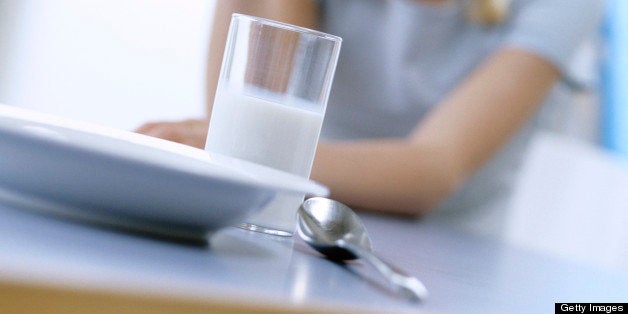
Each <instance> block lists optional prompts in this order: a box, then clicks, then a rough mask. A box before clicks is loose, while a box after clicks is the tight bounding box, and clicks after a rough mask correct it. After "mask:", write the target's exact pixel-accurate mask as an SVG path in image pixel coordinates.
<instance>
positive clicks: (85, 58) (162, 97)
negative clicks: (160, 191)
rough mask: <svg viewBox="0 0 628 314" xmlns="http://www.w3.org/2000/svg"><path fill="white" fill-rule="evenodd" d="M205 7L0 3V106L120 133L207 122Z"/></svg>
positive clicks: (192, 2) (147, 1) (140, 2)
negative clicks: (148, 125)
mask: <svg viewBox="0 0 628 314" xmlns="http://www.w3.org/2000/svg"><path fill="white" fill-rule="evenodd" d="M213 6H214V1H211V0H186V1H173V0H132V1H121V0H114V1H109V0H90V1H75V0H54V1H47V0H0V103H4V104H9V105H14V106H20V107H25V108H32V109H36V110H40V111H45V112H49V113H54V114H61V115H64V116H68V117H70V118H75V119H80V120H85V121H89V122H94V123H98V124H103V125H107V126H112V127H116V128H123V129H133V128H135V127H136V126H138V125H139V124H141V123H142V122H144V121H148V120H154V119H174V120H176V119H180V118H188V117H193V116H200V115H202V114H204V109H203V108H204V107H203V106H204V104H203V102H204V97H205V96H204V95H205V94H204V77H205V60H206V57H207V48H208V43H209V29H210V25H211V17H212V15H213V13H212V11H213Z"/></svg>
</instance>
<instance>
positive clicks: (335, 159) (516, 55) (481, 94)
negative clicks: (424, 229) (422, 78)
mask: <svg viewBox="0 0 628 314" xmlns="http://www.w3.org/2000/svg"><path fill="white" fill-rule="evenodd" d="M558 77H559V71H558V69H557V68H556V67H554V66H553V65H552V64H550V63H549V62H548V61H546V60H544V59H543V58H541V57H539V56H536V55H534V54H532V53H529V52H525V51H521V50H516V49H503V50H500V51H497V52H496V53H495V54H493V55H492V56H491V57H489V58H488V59H487V60H485V61H484V62H483V63H482V64H480V65H479V66H478V67H477V68H476V70H475V71H474V72H473V73H471V74H470V75H469V76H468V77H467V79H466V80H465V81H464V82H463V83H462V84H460V85H459V86H458V87H457V88H455V89H454V90H453V91H451V92H450V94H449V96H448V97H446V98H445V99H444V100H443V102H442V103H440V104H438V105H437V106H436V107H435V109H434V110H433V111H432V112H431V113H430V114H429V115H428V117H427V118H426V119H424V121H422V122H421V124H420V125H418V126H417V127H416V128H415V129H414V131H413V132H412V133H411V134H410V135H409V136H408V137H406V138H402V139H374V140H364V141H353V142H335V143H320V144H319V148H318V150H317V153H316V158H315V161H314V167H313V169H312V178H313V179H314V180H317V181H320V182H323V183H324V184H326V185H327V186H328V187H329V188H330V190H331V192H332V197H333V198H335V199H337V200H340V201H343V202H345V203H347V204H350V205H352V206H355V207H357V208H362V209H370V210H377V211H385V212H388V213H397V214H403V215H412V216H421V215H424V214H426V213H428V212H429V211H430V210H431V209H433V208H434V206H436V205H437V204H438V203H440V202H441V201H442V200H443V199H444V198H445V197H446V196H447V195H449V194H450V193H452V192H453V191H454V190H455V189H457V188H458V187H459V186H460V185H461V184H462V183H464V182H465V180H467V179H468V178H469V176H470V175H471V174H473V173H474V172H475V171H477V170H478V169H479V168H480V167H481V166H482V165H484V164H485V163H486V162H487V161H488V160H489V159H490V158H491V157H492V156H493V155H494V154H495V153H496V152H497V150H498V149H499V148H500V147H501V146H502V145H504V144H505V142H507V141H508V139H509V138H510V137H511V136H512V135H513V134H514V133H515V132H516V131H517V130H518V129H519V128H520V127H521V126H522V125H523V124H524V122H525V121H526V120H527V119H528V118H529V117H530V116H531V115H532V113H533V112H535V111H536V110H537V109H538V107H539V105H540V104H541V103H542V101H543V99H544V98H545V96H546V95H547V94H548V92H549V91H550V89H551V88H552V86H553V85H554V83H555V82H556V81H557V80H558Z"/></svg>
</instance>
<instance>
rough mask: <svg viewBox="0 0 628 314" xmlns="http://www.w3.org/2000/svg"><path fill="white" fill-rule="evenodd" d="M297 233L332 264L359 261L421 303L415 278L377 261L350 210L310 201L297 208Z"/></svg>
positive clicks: (329, 202)
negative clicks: (362, 260) (360, 259)
mask: <svg viewBox="0 0 628 314" xmlns="http://www.w3.org/2000/svg"><path fill="white" fill-rule="evenodd" d="M297 230H298V233H299V235H300V236H301V238H302V239H303V240H304V241H305V242H306V243H308V244H309V245H310V246H311V247H313V248H314V249H315V250H317V251H319V252H321V253H323V254H324V255H325V256H326V257H327V258H329V259H331V260H335V261H343V260H352V259H356V258H362V259H365V260H366V261H368V262H369V263H370V264H371V265H373V266H374V267H375V268H376V269H377V270H378V271H379V272H380V273H381V274H382V275H384V277H386V279H388V280H389V281H390V282H391V283H392V284H394V285H395V287H396V288H397V289H398V290H399V291H400V292H402V293H404V294H406V295H407V296H409V297H411V298H414V299H425V298H426V297H427V294H428V293H427V289H426V288H425V286H424V285H423V283H421V281H419V280H418V279H417V278H415V277H411V276H407V275H405V274H402V273H400V272H399V271H397V270H395V269H394V268H393V267H392V266H390V265H389V264H387V263H385V262H384V261H382V260H381V259H379V258H377V257H376V256H375V255H374V254H373V252H372V249H371V241H370V240H369V237H368V235H367V234H366V228H365V227H364V225H363V224H362V221H361V220H360V218H359V217H358V215H356V214H355V213H354V212H353V211H352V210H351V208H349V207H347V206H346V205H344V204H342V203H340V202H337V201H334V200H330V199H327V198H323V197H313V198H310V199H308V200H306V201H305V202H303V204H302V205H301V207H300V208H299V224H298V228H297Z"/></svg>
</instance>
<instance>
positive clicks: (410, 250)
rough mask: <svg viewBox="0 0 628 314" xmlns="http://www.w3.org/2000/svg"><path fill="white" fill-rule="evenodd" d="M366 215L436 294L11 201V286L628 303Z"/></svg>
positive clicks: (411, 225)
mask: <svg viewBox="0 0 628 314" xmlns="http://www.w3.org/2000/svg"><path fill="white" fill-rule="evenodd" d="M362 216H363V219H364V221H365V223H366V225H367V228H368V230H369V232H370V234H371V240H372V242H373V245H374V248H375V250H376V252H377V253H378V254H379V255H380V256H382V257H384V258H385V259H387V260H389V261H394V263H395V264H396V265H397V266H399V268H401V269H404V270H406V271H407V272H409V273H410V274H412V275H415V276H417V277H418V278H420V279H421V280H422V281H423V282H424V283H425V285H426V286H427V287H428V289H429V291H430V298H429V299H427V300H426V301H425V302H421V303H412V302H409V301H407V300H405V299H403V298H400V297H399V296H397V295H396V294H394V293H393V292H392V290H391V289H390V287H389V286H387V285H386V284H385V282H384V281H383V280H382V278H381V277H379V275H378V274H377V273H375V272H374V271H373V269H371V268H370V266H369V265H367V264H365V263H362V262H353V263H350V264H349V265H348V266H344V267H343V266H341V265H338V264H335V263H332V262H330V261H327V260H325V259H323V258H321V257H320V255H319V254H318V253H316V252H315V251H313V250H311V249H310V248H309V247H308V246H307V245H306V244H304V243H303V242H302V241H300V240H298V239H286V238H277V237H271V236H265V235H262V234H258V233H254V232H249V231H244V230H241V229H238V228H234V227H228V228H225V229H224V230H222V231H220V232H218V233H216V234H214V235H213V236H212V237H211V238H210V241H209V245H208V246H194V245H186V244H181V243H174V242H168V241H164V240H160V239H155V238H150V237H146V236H141V235H137V234H130V233H126V232H122V231H116V230H111V229H106V228H99V227H94V226H89V225H83V224H80V223H74V222H68V221H64V220H58V219H51V218H50V217H46V216H43V215H40V214H36V213H31V212H28V211H25V210H21V209H16V208H10V207H7V206H2V205H0V217H2V219H0V252H1V253H0V285H1V284H2V283H5V284H6V283H20V284H28V285H41V286H47V287H71V288H76V289H80V290H96V291H115V292H116V293H123V294H130V295H153V296H154V295H157V296H164V297H174V298H182V299H187V300H190V299H191V300H222V301H225V300H226V301H229V302H232V303H233V302H235V303H237V302H248V303H253V304H259V305H260V306H274V307H276V308H284V309H285V308H288V309H296V311H299V309H301V310H304V309H312V308H314V309H317V310H320V311H324V310H348V311H353V310H355V311H358V312H362V311H367V310H368V311H374V312H395V313H400V312H428V313H505V312H506V311H508V312H522V313H524V312H525V313H547V312H551V310H552V308H553V306H554V302H611V301H615V302H620V301H623V302H625V301H626V300H627V299H628V278H627V277H626V276H624V275H621V274H618V273H613V272H611V271H606V270H603V269H597V268H593V267H589V266H585V265H582V264H577V263H574V262H570V261H568V260H561V259H558V258H554V257H550V256H546V255H541V254H537V253H533V252H531V251H526V250H523V249H518V248H516V247H512V246H509V245H506V244H502V243H499V242H495V241H493V240H489V239H483V238H478V237H474V236H472V235H469V234H465V233H460V232H457V231H454V230H451V229H449V228H447V227H445V226H442V225H437V224H434V223H429V222H421V221H410V220H402V219H396V218H392V217H384V216H375V215H364V214H362ZM1 291H2V289H0V292H1ZM7 298H8V297H7V296H6V295H3V294H2V293H0V312H1V308H2V306H3V304H4V305H5V306H6V304H11V303H10V300H7ZM32 302H38V300H32Z"/></svg>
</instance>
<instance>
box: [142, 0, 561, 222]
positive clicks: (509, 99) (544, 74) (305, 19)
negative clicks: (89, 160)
mask: <svg viewBox="0 0 628 314" xmlns="http://www.w3.org/2000/svg"><path fill="white" fill-rule="evenodd" d="M232 12H239V13H244V14H250V15H256V16H261V17H266V18H270V19H275V20H280V21H284V22H287V23H291V24H297V25H301V26H305V27H310V28H313V27H315V26H316V21H317V12H316V3H315V2H314V1H305V0H302V1H297V0H267V1H261V0H260V1H247V0H219V1H218V2H217V4H216V13H215V14H216V15H215V18H214V31H213V35H212V38H211V45H210V57H209V62H208V68H207V88H208V97H207V99H208V107H209V108H208V109H209V110H208V112H211V104H213V93H214V91H215V89H216V83H217V80H218V72H219V68H220V64H221V62H222V53H223V50H224V45H225V41H226V34H227V31H226V30H227V28H228V22H229V20H230V16H231V13H232ZM558 78H559V71H558V69H557V68H556V67H554V66H553V65H552V64H550V63H549V62H548V61H546V60H545V59H543V58H541V57H539V56H536V55H534V54H532V53H529V52H525V51H521V50H517V49H502V50H499V51H497V52H495V53H494V54H493V55H492V56H490V57H488V58H487V59H486V60H485V61H484V62H483V63H482V64H480V65H478V67H477V68H476V69H475V70H474V71H473V72H472V73H471V74H470V75H469V76H468V77H467V78H466V79H465V80H464V81H463V82H462V83H461V84H460V85H458V86H457V87H456V88H455V89H454V90H452V91H451V92H450V93H449V95H448V96H447V97H446V98H445V99H444V100H443V101H442V102H441V103H439V104H437V105H436V106H435V107H434V108H435V109H434V110H433V111H432V112H430V114H429V115H428V116H427V117H426V118H425V119H423V121H421V123H420V124H419V125H418V126H417V127H416V128H415V129H414V130H413V132H411V134H409V135H408V136H407V137H406V138H385V139H369V140H362V141H351V142H321V143H319V146H318V149H317V152H316V157H315V160H314V166H313V168H312V175H311V177H312V179H314V180H316V181H319V182H321V183H323V184H325V185H327V186H328V187H329V188H330V190H331V193H332V195H331V197H332V198H334V199H337V200H339V201H342V202H344V203H347V204H349V205H351V206H353V207H356V208H360V209H365V210H373V211H383V212H386V213H394V214H402V215H411V216H421V215H424V214H426V213H428V212H429V211H430V210H432V209H433V208H434V207H435V206H436V205H438V204H439V203H440V202H441V201H443V199H444V198H445V197H447V196H448V195H449V194H451V193H452V192H453V191H455V190H456V189H457V188H459V187H460V185H461V184H463V183H464V182H465V181H466V180H467V179H468V178H469V177H470V176H471V175H472V174H473V173H474V172H476V171H477V170H478V169H479V168H480V167H481V166H482V165H484V164H485V163H486V162H488V160H489V159H490V158H491V157H492V156H493V155H494V154H495V153H496V152H497V151H498V150H499V148H500V147H502V146H503V145H504V144H505V143H506V142H507V141H508V140H509V139H510V137H511V136H512V135H513V134H514V133H515V132H516V131H517V130H518V129H519V128H520V127H521V126H522V125H523V124H524V122H525V121H526V120H527V119H528V118H529V117H530V116H531V115H532V113H533V112H535V111H536V110H537V109H538V107H539V105H540V104H541V103H542V101H543V99H544V98H545V97H546V95H547V93H548V92H549V91H550V89H551V87H552V86H553V85H554V83H555V82H556V81H557V80H558ZM391 123H393V122H391ZM207 125H208V123H207V120H186V121H182V122H155V123H149V124H146V125H144V126H142V127H140V128H139V129H138V130H137V131H138V132H140V133H145V134H148V135H153V136H157V137H161V138H165V139H170V140H174V141H178V142H184V143H186V144H189V145H192V146H197V147H200V148H202V147H203V146H204V144H205V137H206V135H207Z"/></svg>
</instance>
